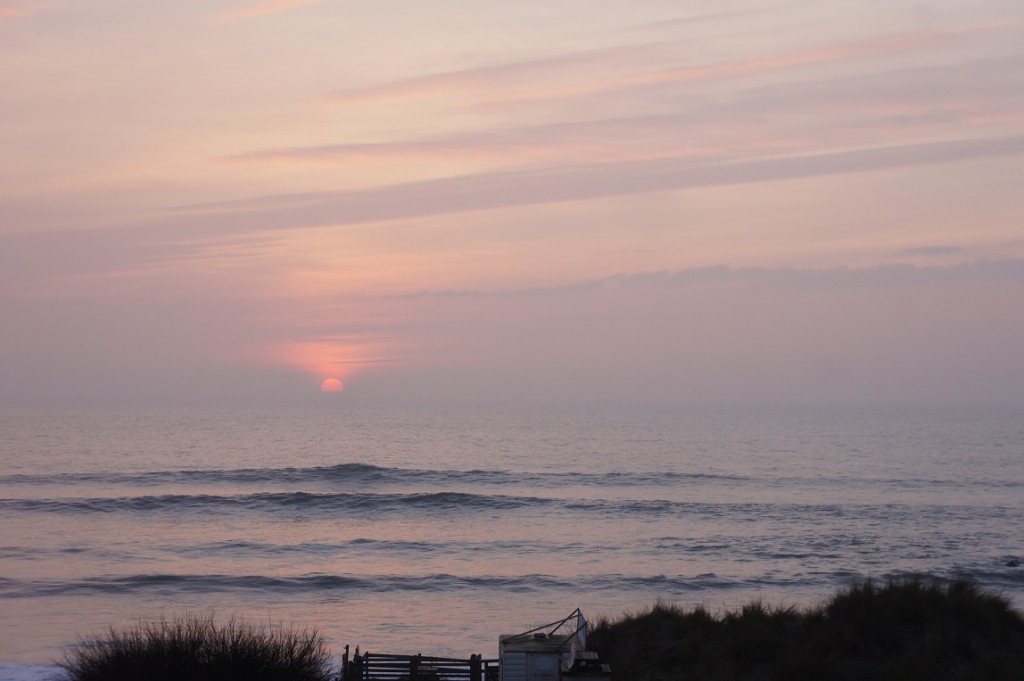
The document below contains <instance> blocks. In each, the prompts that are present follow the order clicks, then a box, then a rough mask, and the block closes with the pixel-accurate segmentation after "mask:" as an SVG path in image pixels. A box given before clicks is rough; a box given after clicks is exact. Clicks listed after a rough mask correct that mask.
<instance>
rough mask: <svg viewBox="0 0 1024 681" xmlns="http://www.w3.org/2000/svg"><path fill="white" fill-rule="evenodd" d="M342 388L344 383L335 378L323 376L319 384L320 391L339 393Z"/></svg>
mask: <svg viewBox="0 0 1024 681" xmlns="http://www.w3.org/2000/svg"><path fill="white" fill-rule="evenodd" d="M344 389H345V385H344V384H343V383H342V382H341V381H339V380H338V379H336V378H325V379H324V382H323V383H321V384H320V392H322V393H340V392H341V391H342V390H344Z"/></svg>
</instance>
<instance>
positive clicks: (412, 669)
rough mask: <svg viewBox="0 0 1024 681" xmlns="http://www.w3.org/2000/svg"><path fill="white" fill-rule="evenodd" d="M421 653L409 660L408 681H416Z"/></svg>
mask: <svg viewBox="0 0 1024 681" xmlns="http://www.w3.org/2000/svg"><path fill="white" fill-rule="evenodd" d="M422 656H423V654H422V653H416V657H412V658H409V681H416V679H418V678H419V673H420V658H421V657H422Z"/></svg>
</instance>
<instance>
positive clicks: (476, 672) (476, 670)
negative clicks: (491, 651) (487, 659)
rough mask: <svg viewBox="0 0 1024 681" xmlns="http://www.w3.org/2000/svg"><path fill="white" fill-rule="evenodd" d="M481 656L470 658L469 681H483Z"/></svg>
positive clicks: (471, 656)
mask: <svg viewBox="0 0 1024 681" xmlns="http://www.w3.org/2000/svg"><path fill="white" fill-rule="evenodd" d="M480 660H481V656H480V655H470V656H469V681H483V676H482V675H481V673H480Z"/></svg>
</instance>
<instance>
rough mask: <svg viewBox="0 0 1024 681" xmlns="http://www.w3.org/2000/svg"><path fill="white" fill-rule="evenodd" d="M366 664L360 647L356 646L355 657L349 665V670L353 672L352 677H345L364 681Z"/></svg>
mask: <svg viewBox="0 0 1024 681" xmlns="http://www.w3.org/2000/svg"><path fill="white" fill-rule="evenodd" d="M363 669H364V665H363V656H362V655H360V654H359V648H356V654H355V657H353V658H352V664H351V665H349V670H350V671H351V672H352V678H351V679H349V678H348V676H346V677H345V681H363V677H364V675H365V674H364V672H363Z"/></svg>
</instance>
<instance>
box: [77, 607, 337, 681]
mask: <svg viewBox="0 0 1024 681" xmlns="http://www.w3.org/2000/svg"><path fill="white" fill-rule="evenodd" d="M330 662H331V654H330V652H329V651H328V650H327V647H326V645H325V643H324V640H323V638H322V637H321V636H320V635H319V634H318V633H316V632H315V631H309V630H298V629H282V628H271V627H263V626H255V625H249V624H245V623H242V622H239V621H237V620H234V619H232V620H229V621H228V622H226V623H224V624H218V623H217V622H216V621H215V620H214V618H213V617H198V616H194V615H186V616H184V617H181V618H177V619H174V620H170V621H168V620H159V621H156V622H143V623H140V624H138V625H135V626H134V627H131V628H129V629H126V630H121V631H118V630H115V629H111V630H110V631H109V632H108V633H107V635H106V636H105V637H103V638H99V639H94V640H87V641H82V642H80V643H78V644H77V645H76V646H74V647H73V648H72V649H71V650H70V651H69V652H68V654H67V655H66V656H65V658H64V661H63V663H62V664H61V665H60V666H61V667H63V668H64V670H65V671H66V672H67V676H68V679H69V681H128V680H132V681H142V680H146V681H214V680H216V681H234V680H236V679H237V680H239V681H241V680H242V679H245V681H285V680H287V681H328V680H329V679H331V678H332V675H331V674H332V673H331V665H330Z"/></svg>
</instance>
